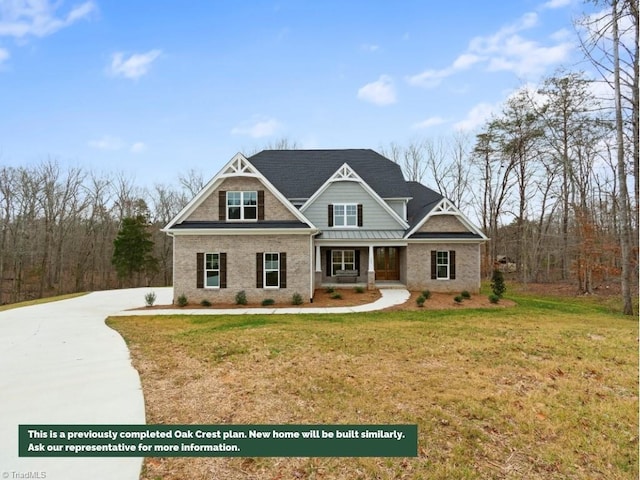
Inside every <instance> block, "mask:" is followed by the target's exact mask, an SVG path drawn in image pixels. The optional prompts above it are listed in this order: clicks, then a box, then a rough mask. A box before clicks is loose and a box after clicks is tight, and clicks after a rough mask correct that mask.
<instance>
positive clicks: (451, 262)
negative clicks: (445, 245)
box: [431, 250, 456, 280]
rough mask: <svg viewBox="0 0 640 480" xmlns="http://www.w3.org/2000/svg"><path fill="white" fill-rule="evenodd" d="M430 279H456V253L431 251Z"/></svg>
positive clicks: (452, 251) (453, 251) (451, 251)
mask: <svg viewBox="0 0 640 480" xmlns="http://www.w3.org/2000/svg"><path fill="white" fill-rule="evenodd" d="M431 279H432V280H455V279H456V251H455V250H448V251H447V250H431Z"/></svg>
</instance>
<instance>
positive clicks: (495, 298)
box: [489, 293, 500, 303]
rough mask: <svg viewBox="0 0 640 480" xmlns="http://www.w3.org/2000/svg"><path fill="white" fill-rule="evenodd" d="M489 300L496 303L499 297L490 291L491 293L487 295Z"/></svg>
mask: <svg viewBox="0 0 640 480" xmlns="http://www.w3.org/2000/svg"><path fill="white" fill-rule="evenodd" d="M489 301H490V302H491V303H498V302H499V301H500V297H499V296H498V295H496V294H495V293H492V294H491V295H489Z"/></svg>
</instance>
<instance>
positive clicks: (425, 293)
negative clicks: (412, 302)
mask: <svg viewBox="0 0 640 480" xmlns="http://www.w3.org/2000/svg"><path fill="white" fill-rule="evenodd" d="M422 296H423V297H424V299H425V300H429V299H430V298H431V291H430V290H423V291H422Z"/></svg>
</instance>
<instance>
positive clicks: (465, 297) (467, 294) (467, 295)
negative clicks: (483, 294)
mask: <svg viewBox="0 0 640 480" xmlns="http://www.w3.org/2000/svg"><path fill="white" fill-rule="evenodd" d="M460 296H461V297H462V298H464V299H465V300H469V299H470V298H471V294H470V293H469V292H468V291H467V290H463V291H462V292H460Z"/></svg>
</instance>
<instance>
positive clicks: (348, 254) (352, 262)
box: [331, 250, 356, 276]
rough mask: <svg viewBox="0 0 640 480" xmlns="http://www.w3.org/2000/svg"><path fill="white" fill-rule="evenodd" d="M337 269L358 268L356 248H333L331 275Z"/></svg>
mask: <svg viewBox="0 0 640 480" xmlns="http://www.w3.org/2000/svg"><path fill="white" fill-rule="evenodd" d="M337 270H356V252H355V250H331V275H332V276H333V275H335V274H336V271H337Z"/></svg>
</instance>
